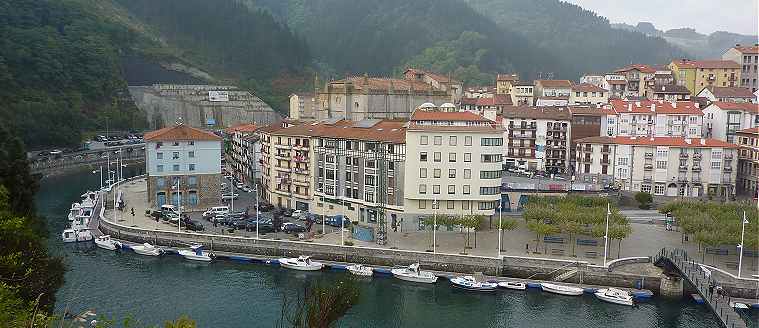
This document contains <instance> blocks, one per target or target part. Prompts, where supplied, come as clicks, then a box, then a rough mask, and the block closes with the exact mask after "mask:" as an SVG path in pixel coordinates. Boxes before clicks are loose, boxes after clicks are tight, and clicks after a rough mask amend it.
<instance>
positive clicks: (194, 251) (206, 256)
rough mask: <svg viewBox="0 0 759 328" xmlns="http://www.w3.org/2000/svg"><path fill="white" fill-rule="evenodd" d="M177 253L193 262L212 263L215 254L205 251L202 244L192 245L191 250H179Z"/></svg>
mask: <svg viewBox="0 0 759 328" xmlns="http://www.w3.org/2000/svg"><path fill="white" fill-rule="evenodd" d="M177 253H178V254H179V255H180V256H182V257H184V258H185V259H187V260H192V261H202V262H211V260H213V254H211V253H209V252H205V251H203V245H200V244H195V245H192V246H190V249H183V250H179V251H177Z"/></svg>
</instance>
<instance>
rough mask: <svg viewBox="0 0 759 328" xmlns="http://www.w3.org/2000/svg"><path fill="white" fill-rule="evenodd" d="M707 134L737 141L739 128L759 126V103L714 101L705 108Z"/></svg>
mask: <svg viewBox="0 0 759 328" xmlns="http://www.w3.org/2000/svg"><path fill="white" fill-rule="evenodd" d="M704 124H705V135H706V136H707V137H709V138H714V139H718V140H722V141H727V142H730V143H735V142H736V140H735V133H736V132H737V131H739V130H743V129H749V128H753V127H757V126H759V104H752V103H732V102H721V101H715V102H712V103H711V104H710V105H709V106H707V107H706V108H704Z"/></svg>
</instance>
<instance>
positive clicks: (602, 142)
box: [575, 136, 738, 199]
mask: <svg viewBox="0 0 759 328" xmlns="http://www.w3.org/2000/svg"><path fill="white" fill-rule="evenodd" d="M576 147H577V149H576V150H575V151H576V154H577V155H576V156H577V158H576V159H575V161H576V163H577V164H576V168H575V171H576V176H577V177H578V179H579V180H580V181H591V180H592V179H599V180H600V179H609V178H611V179H613V181H614V183H615V184H616V185H617V186H619V187H620V189H621V190H625V191H631V192H638V191H644V192H648V193H651V194H653V195H659V196H681V197H703V196H707V195H709V196H711V197H716V198H721V199H726V198H729V197H732V196H734V194H735V184H736V174H737V162H738V161H737V156H736V153H737V146H735V145H733V144H730V143H727V142H724V141H720V140H715V139H701V138H693V139H692V138H683V137H605V136H601V137H588V138H584V139H580V140H578V141H577V146H576ZM609 176H610V177H609Z"/></svg>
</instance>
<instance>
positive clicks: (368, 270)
mask: <svg viewBox="0 0 759 328" xmlns="http://www.w3.org/2000/svg"><path fill="white" fill-rule="evenodd" d="M345 268H346V269H347V270H348V272H350V273H351V274H353V275H356V276H360V277H371V276H372V275H373V274H374V269H372V267H370V266H366V265H363V264H354V265H349V266H347V267H345Z"/></svg>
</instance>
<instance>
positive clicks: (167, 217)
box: [161, 212, 179, 224]
mask: <svg viewBox="0 0 759 328" xmlns="http://www.w3.org/2000/svg"><path fill="white" fill-rule="evenodd" d="M161 219H163V220H164V221H166V222H168V223H171V224H177V223H179V214H176V213H171V212H162V213H161Z"/></svg>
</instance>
